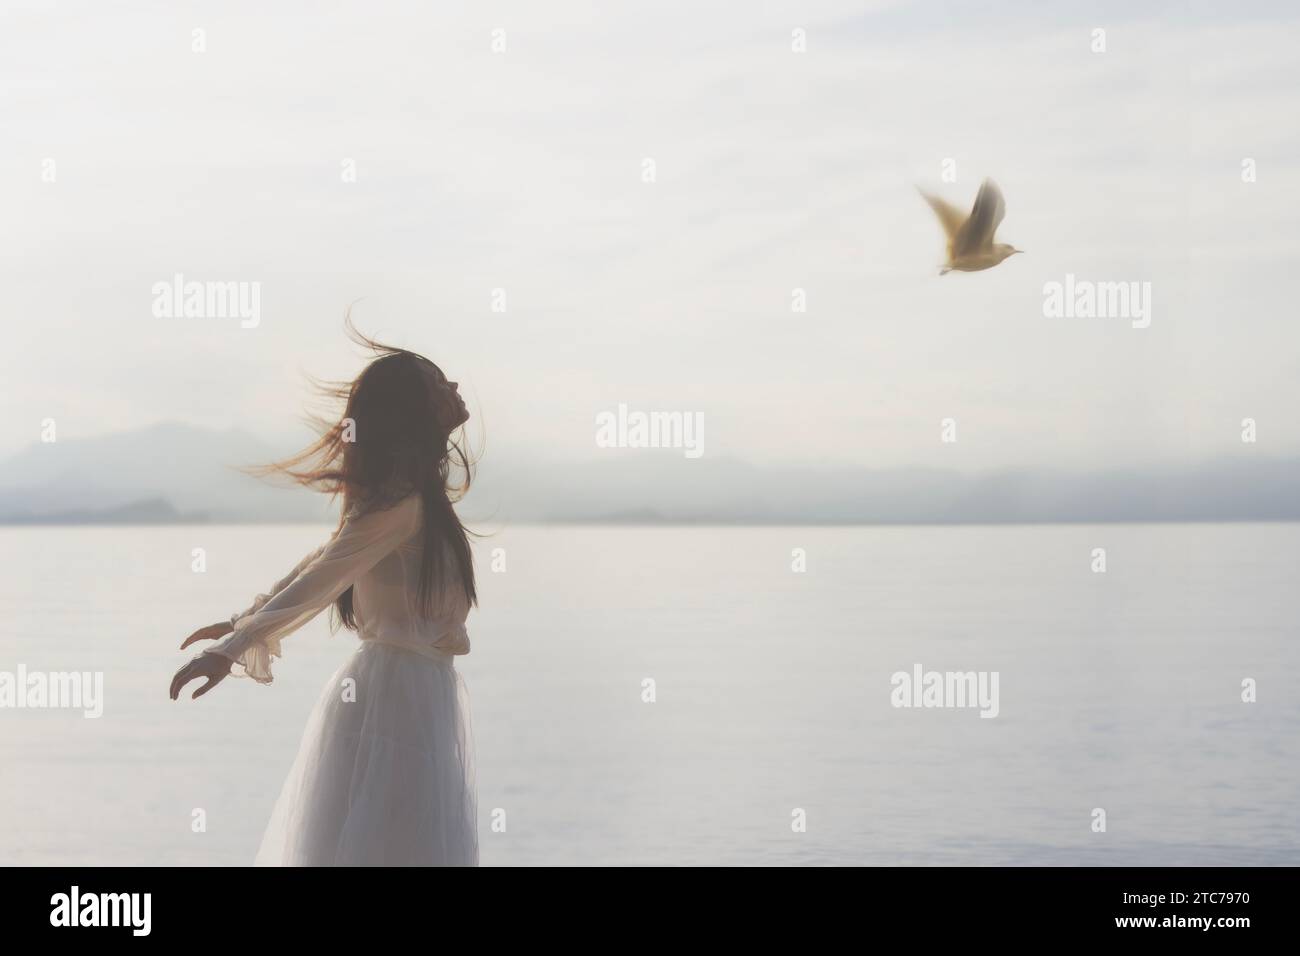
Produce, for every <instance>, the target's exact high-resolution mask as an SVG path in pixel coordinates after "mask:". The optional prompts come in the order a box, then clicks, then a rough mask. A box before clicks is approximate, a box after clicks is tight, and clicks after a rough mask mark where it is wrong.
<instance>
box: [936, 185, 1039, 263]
mask: <svg viewBox="0 0 1300 956" xmlns="http://www.w3.org/2000/svg"><path fill="white" fill-rule="evenodd" d="M917 192H919V193H920V194H921V196H922V198H924V199H925V201H926V202H928V203H929V204H930V208H931V209H933V210H934V213H935V215H936V216H938V217H939V222H941V223H943V229H944V232H946V233H947V234H948V262H947V263H946V264H945V265H944V267H943V268H942V269H940V270H939V275H945V274H947V273H949V272H951V271H952V270H954V269H956V270H957V271H958V272H979V271H980V270H982V269H992V268H993V267H994V266H995V265H997V264H998V263H999V262H1001V261H1002V260H1003V259H1006V258H1007V257H1008V256H1013V255H1015V254H1016V253H1017V252H1023V251H1024V250H1023V249H1017V248H1015V247H1014V246H1009V245H1007V244H1006V243H1005V242H994V241H993V234H994V233H995V232H997V231H998V226H999V225H1000V224H1001V223H1002V217H1003V216H1005V215H1006V212H1007V204H1006V200H1004V199H1003V198H1002V190H1000V189H998V184H997V183H995V182H994V181H993V180H991V179H986V180H984V184H983V185H982V186H980V191H979V195H978V196H976V197H975V207H974V208H973V209H972V210H971V211H970V215H969V216H967V215H966V214H965V213H963V212H962V211H961V210H960V209H958V208H957V207H955V206H953V205H952V204H951V203H948V202H945V201H944V200H942V199H940V198H939V197H938V196H931V195H930V194H929V193H927V192H925V191H924V190H922V189H921V188H920V187H919V186H918V187H917Z"/></svg>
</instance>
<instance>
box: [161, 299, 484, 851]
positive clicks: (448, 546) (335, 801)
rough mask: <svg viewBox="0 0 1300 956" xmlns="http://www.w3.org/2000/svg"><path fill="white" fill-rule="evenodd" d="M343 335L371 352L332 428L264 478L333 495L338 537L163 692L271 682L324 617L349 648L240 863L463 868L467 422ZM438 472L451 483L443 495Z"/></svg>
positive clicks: (430, 388)
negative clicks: (250, 852) (460, 434)
mask: <svg viewBox="0 0 1300 956" xmlns="http://www.w3.org/2000/svg"><path fill="white" fill-rule="evenodd" d="M348 329H349V332H350V333H351V334H352V335H353V337H354V338H356V339H357V340H358V341H360V342H361V343H362V344H364V345H366V346H368V347H369V348H371V349H373V350H374V351H375V352H376V353H378V357H377V358H375V359H374V360H373V361H372V362H371V363H370V364H369V365H368V366H367V367H366V368H365V370H364V371H363V372H362V373H361V375H360V376H358V378H357V379H356V380H355V381H354V382H352V383H350V384H344V385H341V386H336V387H333V388H331V389H330V390H329V391H330V393H331V394H333V395H334V396H336V397H338V398H346V401H347V406H346V411H345V412H344V414H343V417H342V419H341V420H340V421H338V422H337V423H335V424H333V425H330V426H328V427H326V428H325V429H324V430H323V433H322V435H321V438H320V439H319V440H318V441H317V442H316V443H315V444H313V445H312V446H310V447H309V448H307V449H306V450H305V451H303V452H301V453H300V454H298V455H296V456H294V457H293V458H291V459H289V460H288V461H285V462H281V463H278V464H275V465H271V466H268V467H266V468H264V469H261V471H262V472H263V473H273V472H278V473H281V474H285V475H288V476H290V477H291V478H293V479H294V480H295V481H297V482H299V483H301V484H304V485H307V486H309V487H311V488H314V489H316V490H319V491H324V492H327V493H330V494H331V495H335V494H342V496H343V518H342V520H341V522H340V525H339V528H338V530H337V531H335V533H334V535H333V537H331V538H330V540H329V541H327V542H326V543H325V544H324V545H323V546H321V547H320V548H319V549H318V550H316V551H315V552H313V553H312V554H309V555H308V556H307V557H306V558H304V559H303V560H302V562H301V563H300V564H299V565H298V566H297V567H296V568H294V569H293V570H292V571H291V572H289V574H288V575H286V576H285V577H284V578H283V579H282V580H281V581H279V582H278V583H277V584H276V585H275V586H274V587H273V588H272V589H271V591H270V593H268V594H263V595H259V596H258V598H257V600H256V601H254V602H253V605H252V607H250V608H249V609H248V610H246V611H244V612H243V613H241V614H236V615H235V616H234V617H233V618H232V619H231V621H230V623H229V624H226V623H221V624H213V625H210V626H209V627H205V628H201V629H200V630H198V631H195V632H194V633H193V634H192V635H190V636H189V637H188V638H187V639H186V640H185V642H184V643H183V644H182V645H181V647H182V649H183V648H185V647H188V646H189V645H190V644H192V643H195V642H197V641H202V640H210V639H215V638H222V639H221V640H218V641H217V643H216V644H214V645H212V646H211V647H209V648H208V649H207V650H206V651H204V652H203V653H201V654H200V655H199V656H197V657H196V658H194V659H193V660H192V661H190V662H189V663H188V664H186V665H185V666H184V667H182V668H181V669H180V670H179V671H178V672H177V673H176V676H175V677H174V678H173V679H172V684H171V697H172V699H173V700H175V699H177V697H178V695H179V694H180V692H181V690H182V689H183V688H184V687H185V685H186V684H188V683H189V682H190V681H192V680H195V679H199V678H206V681H207V682H206V683H205V684H203V686H201V687H200V688H198V690H196V691H195V692H194V695H193V696H194V697H196V698H197V697H201V696H202V695H203V694H205V693H207V692H208V691H209V690H211V689H212V688H213V687H215V686H216V685H217V684H219V683H220V682H221V681H222V680H223V679H225V677H226V676H228V675H229V674H230V673H231V668H232V665H233V666H237V667H238V669H239V670H240V671H242V672H243V674H244V675H247V676H249V677H251V678H253V679H254V680H255V681H258V682H260V683H270V682H271V661H272V660H273V659H274V658H277V657H279V656H280V641H281V640H282V639H283V638H284V637H285V636H287V635H288V634H290V633H292V632H293V631H294V630H296V629H297V628H299V627H301V626H302V625H303V624H305V623H306V622H307V621H309V620H311V618H313V617H315V616H316V614H318V613H319V612H320V611H322V610H324V609H325V608H326V607H329V606H330V605H331V604H332V605H333V607H334V611H335V613H336V615H337V618H338V620H339V621H340V622H341V623H342V624H343V625H344V626H346V627H348V628H350V629H352V630H355V631H357V633H358V635H359V636H360V638H361V646H360V648H359V649H358V650H357V651H356V653H355V654H354V655H353V656H352V658H351V659H350V660H349V661H348V662H347V663H346V664H344V665H343V666H342V667H341V668H340V669H339V671H338V673H336V674H335V675H334V678H333V679H332V680H331V681H330V682H329V684H327V685H326V687H325V690H324V693H323V694H322V695H321V698H320V700H319V702H318V703H317V705H316V708H315V710H314V711H313V713H312V715H311V718H310V720H309V721H308V723H307V729H306V732H305V734H304V735H303V741H302V746H301V749H300V750H299V753H298V757H297V760H296V761H295V763H294V766H293V769H292V770H291V771H290V774H289V779H288V780H287V781H286V782H285V785H284V789H283V791H282V792H281V794H280V798H279V801H278V802H277V804H276V807H275V810H274V812H273V813H272V815H271V821H270V823H269V824H268V826H267V830H266V834H265V836H264V837H263V839H262V846H261V849H260V850H259V852H258V855H257V863H258V864H269V865H306V866H313V865H315V866H320V865H325V866H330V865H334V866H338V865H467V866H476V865H477V864H478V834H477V820H476V816H477V811H476V806H475V797H474V791H473V767H472V756H473V755H472V740H471V737H470V728H469V721H468V708H467V701H466V700H465V698H464V695H465V690H464V684H463V683H462V682H461V679H460V675H459V674H458V673H457V672H456V669H455V667H454V666H453V659H454V656H455V655H457V654H467V653H469V637H468V635H467V633H466V631H465V618H466V617H467V616H468V614H469V609H470V607H471V606H472V605H474V604H475V603H476V593H475V588H474V567H473V559H472V556H471V554H470V547H469V540H468V535H467V532H466V530H465V528H464V526H463V525H462V524H461V523H460V520H459V518H457V516H456V513H455V511H454V510H453V508H452V497H451V495H450V491H452V490H455V491H460V492H463V491H464V490H465V489H466V488H468V486H469V479H470V466H469V462H468V460H467V458H466V456H465V454H464V452H463V451H462V449H461V447H460V445H458V444H457V443H456V442H455V441H454V440H453V439H452V437H451V436H452V432H453V431H455V430H456V429H458V428H460V426H461V425H463V424H464V423H465V422H466V421H467V420H468V419H469V412H468V411H467V410H466V408H465V403H464V401H463V400H462V399H461V398H460V395H459V393H458V390H457V385H456V383H455V382H449V381H447V377H446V376H445V375H443V373H442V372H441V371H440V370H439V369H438V367H437V366H436V365H434V364H433V363H432V362H430V361H429V360H428V359H426V358H423V357H422V356H419V355H416V354H415V353H413V352H407V351H405V350H402V349H396V348H390V347H388V346H384V345H380V344H379V343H377V342H375V341H373V340H371V339H368V338H365V337H364V336H361V335H360V334H359V333H357V332H356V331H355V329H353V328H352V326H351V324H350V323H349V325H348ZM453 457H455V459H456V463H457V465H458V467H459V468H460V469H461V470H463V472H464V476H465V479H464V483H463V484H462V485H460V486H459V487H458V488H454V489H453V488H450V487H449V475H450V472H451V466H452V463H453Z"/></svg>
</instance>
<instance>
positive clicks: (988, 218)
mask: <svg viewBox="0 0 1300 956" xmlns="http://www.w3.org/2000/svg"><path fill="white" fill-rule="evenodd" d="M1006 214H1007V203H1006V200H1004V199H1003V198H1002V190H1000V189H998V184H997V183H995V182H994V181H993V180H991V179H986V180H984V184H983V185H982V186H980V191H979V195H978V196H976V197H975V208H973V209H972V210H971V211H970V218H969V219H967V220H966V225H964V226H962V227H961V231H960V232H958V233H957V235H956V236H954V237H953V240H952V252H953V255H954V256H966V255H970V254H971V253H973V252H979V251H980V250H982V249H987V248H988V247H989V246H991V245H992V244H993V234H994V233H995V232H997V231H998V226H999V225H1001V224H1002V217H1003V216H1005V215H1006Z"/></svg>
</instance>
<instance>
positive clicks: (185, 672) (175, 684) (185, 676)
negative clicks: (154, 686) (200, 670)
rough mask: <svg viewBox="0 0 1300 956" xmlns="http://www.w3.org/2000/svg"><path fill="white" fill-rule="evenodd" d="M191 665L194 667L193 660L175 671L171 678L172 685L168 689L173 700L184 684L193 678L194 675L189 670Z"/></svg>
mask: <svg viewBox="0 0 1300 956" xmlns="http://www.w3.org/2000/svg"><path fill="white" fill-rule="evenodd" d="M193 667H194V662H193V661H190V662H189V663H188V664H186V665H185V666H184V667H182V668H181V669H180V670H178V671H177V672H176V676H175V677H173V678H172V686H171V691H170V694H171V699H172V700H175V699H176V698H177V696H179V694H180V692H181V690H182V689H183V688H184V687H185V685H186V684H188V683H189V682H190V681H192V680H193V679H194V677H195V675H194V674H193V673H192V670H191V669H192V668H193Z"/></svg>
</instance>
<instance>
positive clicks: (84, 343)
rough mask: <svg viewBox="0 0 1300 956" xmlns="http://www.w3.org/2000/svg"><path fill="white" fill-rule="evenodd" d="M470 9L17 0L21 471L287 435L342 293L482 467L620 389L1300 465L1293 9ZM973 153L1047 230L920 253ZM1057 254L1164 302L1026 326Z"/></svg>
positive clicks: (564, 440) (860, 435)
mask: <svg viewBox="0 0 1300 956" xmlns="http://www.w3.org/2000/svg"><path fill="white" fill-rule="evenodd" d="M449 6H452V5H450V4H429V3H409V4H404V3H400V4H399V3H371V2H353V3H315V2H312V3H308V2H302V3H275V4H267V3H252V2H249V3H230V2H220V3H218V2H208V3H202V2H195V3H170V2H158V3H135V4H121V5H113V8H111V9H110V8H109V6H108V5H105V4H94V3H82V4H44V3H26V2H9V3H6V10H5V13H4V14H3V24H2V26H0V209H3V212H4V225H5V228H4V229H3V231H2V232H0V250H2V253H3V254H2V256H0V262H2V263H3V265H2V266H0V268H3V278H4V289H5V294H4V296H3V299H0V309H3V313H2V314H3V315H4V333H5V335H4V339H5V347H4V348H3V349H2V350H0V383H2V384H0V389H2V391H0V394H2V395H3V409H4V415H3V417H2V419H0V453H9V452H12V451H14V450H16V449H18V448H21V447H24V446H26V445H28V444H30V443H32V442H34V441H36V440H38V438H39V435H40V427H41V421H42V420H43V419H46V418H53V419H55V420H56V422H57V423H58V429H59V437H60V438H61V439H63V438H75V437H78V436H89V435H98V434H103V433H106V432H112V431H116V430H122V429H129V428H135V427H139V426H143V425H148V424H151V423H154V422H158V421H168V420H175V421H184V422H191V423H194V424H201V425H206V426H215V427H222V428H225V427H238V428H243V429H246V430H248V431H251V432H253V433H255V434H257V435H260V436H263V437H266V438H272V439H277V438H281V437H283V436H285V435H288V434H291V433H292V430H293V429H294V428H295V427H296V426H295V422H296V420H297V418H298V416H299V415H300V414H301V412H302V410H303V404H304V400H305V398H306V397H307V392H306V390H305V387H304V384H303V381H302V378H301V376H300V371H309V372H313V373H316V374H319V375H324V376H350V375H352V374H354V373H355V372H356V371H357V370H358V369H359V364H358V362H357V360H356V352H355V350H354V348H353V347H352V346H350V345H349V344H348V343H347V342H346V341H345V339H344V337H343V334H342V317H343V313H344V310H345V309H346V307H347V306H348V304H349V303H350V302H352V301H353V300H356V299H362V300H363V301H362V302H361V303H360V304H359V305H358V306H357V308H356V311H355V315H356V318H357V320H358V323H359V324H360V325H361V326H362V328H364V329H366V330H368V331H370V332H372V333H374V334H376V335H378V336H379V337H381V338H385V339H388V340H391V341H392V342H394V343H395V344H399V345H403V346H407V347H410V348H414V349H417V350H420V351H422V352H424V353H425V354H427V355H428V356H429V357H430V358H432V359H433V360H434V361H436V362H438V363H439V364H440V365H442V366H443V368H444V369H445V370H446V371H447V373H448V374H449V375H450V376H451V377H452V378H453V379H456V380H458V381H459V382H460V383H461V388H462V391H463V392H465V393H466V394H467V397H468V398H469V400H470V406H471V410H472V411H474V412H475V413H476V414H477V415H478V419H477V420H478V421H479V422H480V423H481V424H483V425H484V426H485V429H486V436H487V445H488V453H489V455H490V456H498V455H499V456H503V457H507V458H511V459H519V458H529V457H535V456H536V457H546V458H550V459H556V460H565V459H573V460H577V459H587V458H594V457H597V456H598V455H599V454H600V450H599V449H597V448H596V446H595V442H594V433H595V426H594V421H595V416H596V414H597V413H599V412H601V411H605V410H611V409H614V408H615V407H616V406H617V405H618V404H619V403H620V402H621V403H626V404H628V405H630V406H633V407H634V408H641V409H645V410H684V411H698V412H702V413H703V415H704V416H705V421H706V435H707V438H706V441H707V445H706V454H708V455H725V456H730V457H736V458H742V459H746V460H748V461H752V462H755V463H758V464H763V463H775V462H783V463H787V464H789V463H797V462H799V461H809V462H816V463H819V464H827V463H844V464H853V465H868V466H881V467H887V466H893V465H950V466H952V467H956V468H961V469H986V468H997V467H1006V466H1019V465H1053V464H1059V465H1062V466H1067V467H1090V466H1105V467H1116V466H1118V467H1127V466H1130V465H1131V466H1134V467H1141V466H1143V465H1145V464H1153V463H1168V462H1183V461H1196V460H1200V459H1203V458H1206V457H1211V456H1217V455H1237V454H1242V445H1241V442H1240V430H1241V428H1240V422H1241V420H1242V419H1243V418H1245V417H1253V418H1255V419H1257V421H1258V422H1259V443H1258V445H1257V446H1255V447H1254V448H1252V449H1251V453H1252V454H1256V455H1266V456H1283V455H1294V454H1297V453H1300V415H1297V409H1300V331H1297V322H1298V321H1300V317H1297V315H1296V303H1297V299H1298V296H1297V291H1298V287H1300V268H1298V267H1297V265H1296V260H1297V258H1298V257H1300V127H1298V126H1297V123H1296V121H1295V116H1296V113H1297V109H1298V108H1300V59H1298V58H1297V57H1296V55H1295V48H1296V41H1297V37H1298V36H1300V34H1298V33H1297V27H1298V26H1300V22H1298V21H1300V13H1297V12H1295V11H1294V10H1293V9H1289V5H1286V4H1255V5H1252V4H1242V3H1234V4H1231V5H1230V6H1229V5H1211V4H1208V3H1207V4H1196V3H1170V4H1158V3H1156V4H1130V3H1114V4H1104V3H1103V4H1090V5H1081V4H1069V3H1060V4H1058V3H1037V2H1036V3H1028V2H1026V3H999V4H968V3H916V4H912V3H902V2H900V3H876V4H869V3H862V2H856V3H840V2H822V3H815V2H788V3H753V4H751V3H734V2H733V3H707V2H706V3H702V2H699V0H691V2H658V3H654V4H631V3H628V4H621V3H608V4H606V3H594V2H593V3H555V2H548V3H545V4H541V3H475V4H457V5H455V6H458V7H462V8H463V12H459V13H457V12H449V11H446V10H443V9H442V8H443V7H449ZM196 28H201V29H202V30H204V31H205V40H206V47H207V49H206V52H203V53H195V52H193V51H192V49H191V46H192V32H191V31H192V30H194V29H196ZM1096 28H1101V29H1104V30H1105V31H1106V51H1105V52H1104V53H1095V52H1093V51H1092V48H1091V47H1092V45H1093V30H1094V29H1096ZM496 29H500V30H503V31H504V36H505V44H506V49H505V51H504V52H501V53H494V52H493V51H492V41H493V33H492V31H493V30H496ZM795 29H803V30H805V31H806V36H807V52H805V53H794V52H792V50H791V42H792V37H791V34H792V31H793V30H795ZM947 158H952V159H954V160H955V161H956V170H957V181H956V182H955V183H945V182H943V181H942V179H941V175H940V174H941V168H942V163H943V162H944V160H945V159H947ZM1246 158H1253V159H1254V160H1255V161H1256V168H1257V181H1256V182H1253V183H1245V182H1243V181H1242V175H1241V172H1242V161H1243V159H1246ZM49 159H52V160H53V161H54V170H55V181H54V182H44V181H42V172H43V169H46V168H47V167H46V166H45V165H44V164H45V161H46V160H49ZM345 159H353V160H355V163H356V170H357V181H356V182H354V183H345V182H343V181H341V176H340V170H341V164H342V162H343V161H344V160H345ZM645 159H652V160H653V161H654V163H655V167H656V173H657V179H656V181H655V182H653V183H645V182H643V181H642V169H643V161H644V160H645ZM985 176H990V177H993V178H994V179H996V180H997V182H998V183H999V184H1000V186H1001V187H1002V190H1003V192H1004V193H1005V195H1006V201H1007V215H1006V219H1005V221H1004V222H1003V224H1002V227H1001V229H1000V231H999V238H1000V239H1001V240H1003V241H1006V242H1011V243H1014V244H1015V245H1016V246H1017V247H1019V248H1021V249H1025V250H1026V251H1027V252H1026V254H1025V255H1023V256H1016V257H1013V258H1012V259H1010V260H1008V261H1007V262H1005V263H1003V264H1002V265H1000V266H998V267H997V268H996V269H994V270H991V271H988V272H983V273H976V274H969V275H966V274H952V275H948V276H944V277H939V276H938V275H937V271H938V266H939V263H940V261H941V259H942V252H943V250H942V245H943V240H942V235H941V232H940V229H939V226H938V224H937V222H936V220H935V219H934V217H933V215H932V214H931V212H930V210H929V209H928V207H927V206H926V205H925V203H924V202H922V201H921V199H920V197H919V196H918V195H917V193H916V191H915V189H914V186H915V185H921V186H924V187H925V188H927V189H930V190H932V191H935V192H938V193H940V194H942V195H944V196H946V197H948V198H949V199H951V200H952V201H953V202H954V203H957V204H959V205H965V206H969V204H970V203H971V202H972V201H973V198H974V195H975V192H976V190H977V189H978V186H979V183H980V181H981V180H982V179H983V178H984V177H985ZM178 272H179V273H182V274H184V275H185V276H186V278H188V279H197V280H235V281H247V282H253V281H256V282H260V283H261V296H262V303H261V310H262V315H261V323H260V325H259V326H258V327H257V328H255V329H243V328H240V324H239V321H238V320H237V319H231V318H202V319H194V318H191V319H183V318H181V319H160V318H155V317H154V316H153V314H152V312H151V305H152V295H151V287H152V285H153V284H154V283H155V282H158V281H160V280H169V279H170V278H171V276H172V275H173V274H175V273H178ZM1067 273H1073V274H1074V275H1076V276H1077V277H1079V278H1081V279H1090V280H1096V281H1137V282H1150V283H1151V287H1152V321H1151V325H1150V327H1149V328H1146V329H1134V328H1132V327H1131V325H1130V323H1129V322H1128V321H1127V320H1126V319H1123V318H1109V319H1078V318H1076V319H1049V318H1045V317H1044V315H1043V285H1044V283H1045V282H1049V281H1063V280H1064V278H1065V275H1066V274H1067ZM494 288H502V289H504V290H505V291H506V294H507V307H508V311H507V312H506V313H504V314H501V313H494V312H492V311H491V309H490V306H491V295H492V290H493V289H494ZM795 288H803V289H805V290H806V294H807V301H808V311H807V312H806V313H804V314H796V313H792V312H791V292H792V290H793V289H795ZM947 417H952V418H955V419H956V420H957V422H958V428H959V441H958V442H957V443H956V444H955V445H945V444H943V443H941V442H940V441H939V434H940V421H941V419H943V418H947ZM490 460H491V458H490V457H489V458H485V462H488V461H490Z"/></svg>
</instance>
